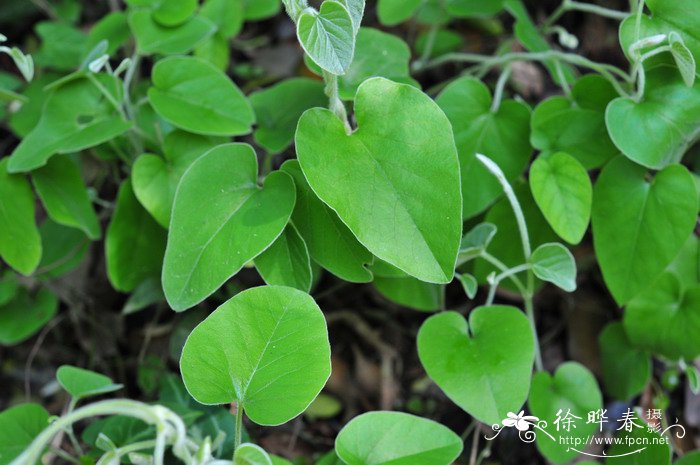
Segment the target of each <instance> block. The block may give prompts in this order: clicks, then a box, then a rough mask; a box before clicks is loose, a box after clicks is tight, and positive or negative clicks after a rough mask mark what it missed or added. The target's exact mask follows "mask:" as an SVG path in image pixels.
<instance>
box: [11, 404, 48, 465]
mask: <svg viewBox="0 0 700 465" xmlns="http://www.w3.org/2000/svg"><path fill="white" fill-rule="evenodd" d="M48 425H49V413H48V412H47V411H46V410H44V407H42V406H41V405H38V404H20V405H16V406H14V407H12V408H9V409H7V410H5V411H4V412H0V465H8V464H9V463H10V462H12V461H13V460H14V459H15V458H16V457H17V456H18V455H20V454H21V453H22V452H24V450H25V449H26V448H27V447H28V446H29V445H30V444H31V443H32V441H33V440H34V438H35V437H36V436H37V435H38V434H39V433H41V432H42V431H43V430H44V429H45V428H46V427H47V426H48Z"/></svg>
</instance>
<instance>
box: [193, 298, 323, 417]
mask: <svg viewBox="0 0 700 465" xmlns="http://www.w3.org/2000/svg"><path fill="white" fill-rule="evenodd" d="M180 369H181V371H182V376H183V379H184V381H185V385H186V386H187V390H188V391H189V393H190V394H191V395H192V397H194V398H195V399H196V400H197V401H198V402H200V403H202V404H207V405H213V404H227V403H231V402H237V403H238V406H239V408H243V409H244V410H245V413H246V415H248V417H249V418H250V419H251V420H252V421H254V422H255V423H258V424H260V425H268V426H272V425H279V424H282V423H285V422H287V421H289V420H291V419H292V418H294V417H296V416H297V415H299V414H300V413H301V412H303V411H304V410H305V409H306V407H308V406H309V404H310V403H311V402H312V401H313V400H314V399H315V398H316V396H317V395H318V393H319V392H320V391H321V389H322V388H323V386H324V385H325V384H326V381H327V380H328V377H329V376H330V371H331V365H330V344H329V342H328V330H327V328H326V321H325V318H324V316H323V313H322V312H321V309H319V308H318V306H317V305H316V303H315V302H314V301H313V299H312V298H311V297H310V296H309V295H307V294H305V293H303V292H301V291H298V290H296V289H292V288H288V287H281V286H264V287H256V288H252V289H248V290H246V291H243V292H241V293H239V294H237V295H236V296H235V297H233V298H232V299H230V300H229V301H227V302H226V303H224V304H223V305H221V306H220V307H219V308H218V309H217V310H216V311H214V313H212V314H211V315H209V316H208V317H207V318H206V319H205V320H204V321H203V322H202V323H201V324H200V325H199V326H197V327H196V328H195V329H194V331H192V334H190V337H189V338H188V339H187V342H186V343H185V347H184V349H183V351H182V358H181V360H180Z"/></svg>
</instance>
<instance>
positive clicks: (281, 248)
mask: <svg viewBox="0 0 700 465" xmlns="http://www.w3.org/2000/svg"><path fill="white" fill-rule="evenodd" d="M255 268H256V269H257V270H258V273H260V276H262V278H263V279H264V280H265V282H266V283H267V284H272V285H280V286H289V287H293V288H295V289H299V290H300V291H304V292H309V290H311V278H312V276H311V258H310V257H309V250H308V249H307V248H306V244H305V243H304V239H302V238H301V236H300V235H299V232H298V231H297V228H295V227H294V225H293V224H291V223H290V224H288V225H287V227H286V228H284V231H283V232H282V234H280V236H279V237H278V238H277V239H276V240H275V242H273V243H272V245H270V247H268V248H267V250H265V251H264V252H263V253H261V254H260V255H258V256H257V257H256V258H255Z"/></svg>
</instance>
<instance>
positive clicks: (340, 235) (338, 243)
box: [282, 160, 373, 283]
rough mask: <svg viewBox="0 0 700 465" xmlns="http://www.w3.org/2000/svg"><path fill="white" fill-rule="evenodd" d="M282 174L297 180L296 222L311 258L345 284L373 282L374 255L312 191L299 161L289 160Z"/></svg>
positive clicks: (293, 219)
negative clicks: (371, 270) (371, 267)
mask: <svg viewBox="0 0 700 465" xmlns="http://www.w3.org/2000/svg"><path fill="white" fill-rule="evenodd" d="M282 171H284V172H285V173H287V174H289V175H290V176H291V177H292V178H293V179H294V184H295V186H296V197H297V201H296V205H295V206H294V213H292V221H293V222H294V225H295V226H296V228H297V229H298V230H299V233H300V234H301V237H302V238H303V239H304V242H305V243H306V245H307V247H308V248H309V253H310V254H311V258H313V259H314V261H316V262H318V264H319V265H321V266H322V267H324V268H325V269H327V270H328V271H330V272H331V273H333V274H334V275H336V276H338V277H339V278H341V279H343V280H345V281H350V282H357V283H366V282H369V281H371V280H372V273H370V272H369V271H368V270H367V266H368V265H369V264H370V263H372V260H373V257H372V254H371V253H369V252H368V251H367V249H366V248H365V247H364V246H363V245H362V244H360V243H359V242H358V241H357V239H356V238H355V236H354V235H353V234H352V232H351V231H350V230H349V229H348V227H347V226H345V224H344V223H343V222H342V221H341V220H340V218H338V215H337V214H336V213H335V212H334V211H333V210H331V209H330V208H329V207H328V206H327V205H326V204H324V203H323V202H322V201H321V200H320V199H319V198H318V197H317V196H316V194H315V193H314V191H313V190H311V187H310V186H309V184H308V182H307V181H306V178H305V177H304V173H302V171H301V167H300V166H299V162H298V161H297V160H289V161H286V162H285V163H284V164H283V165H282Z"/></svg>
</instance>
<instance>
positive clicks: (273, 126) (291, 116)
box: [250, 78, 328, 153]
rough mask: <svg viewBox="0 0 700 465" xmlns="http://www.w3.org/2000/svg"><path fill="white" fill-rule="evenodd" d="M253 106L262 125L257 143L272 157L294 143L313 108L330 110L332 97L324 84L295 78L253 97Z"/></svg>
mask: <svg viewBox="0 0 700 465" xmlns="http://www.w3.org/2000/svg"><path fill="white" fill-rule="evenodd" d="M280 102H284V105H281V104H280ZM250 103H251V105H252V106H253V109H254V110H255V116H256V119H257V121H258V124H257V127H256V129H255V134H254V136H255V142H257V143H258V145H260V146H262V147H263V148H264V149H265V150H267V151H268V152H270V153H279V152H282V151H284V150H285V149H286V148H287V147H289V146H290V145H291V143H292V142H293V141H294V131H295V130H296V128H297V123H298V121H299V118H300V117H301V115H302V114H303V113H304V112H305V111H306V110H308V109H309V108H314V107H324V106H326V105H327V104H328V97H326V94H325V93H324V92H323V83H322V82H320V81H314V80H311V79H306V78H293V79H287V80H285V81H282V82H280V83H279V84H276V85H274V86H272V87H270V88H268V89H264V90H261V91H259V92H255V93H253V94H251V95H250Z"/></svg>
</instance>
